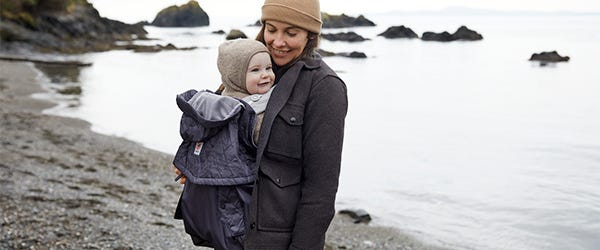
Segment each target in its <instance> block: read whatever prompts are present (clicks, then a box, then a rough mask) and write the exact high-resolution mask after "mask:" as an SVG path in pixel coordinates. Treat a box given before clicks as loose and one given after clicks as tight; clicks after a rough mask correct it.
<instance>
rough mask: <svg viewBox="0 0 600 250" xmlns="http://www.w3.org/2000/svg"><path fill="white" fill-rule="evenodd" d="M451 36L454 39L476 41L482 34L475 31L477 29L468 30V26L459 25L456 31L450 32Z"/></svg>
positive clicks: (480, 38) (481, 37)
mask: <svg viewBox="0 0 600 250" xmlns="http://www.w3.org/2000/svg"><path fill="white" fill-rule="evenodd" d="M452 36H453V37H454V38H455V39H456V40H464V41H478V40H482V39H483V36H482V35H481V34H479V33H477V31H474V30H470V29H469V28H467V26H464V25H463V26H460V28H458V29H457V30H456V32H454V34H452Z"/></svg>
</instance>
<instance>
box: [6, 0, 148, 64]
mask: <svg viewBox="0 0 600 250" xmlns="http://www.w3.org/2000/svg"><path fill="white" fill-rule="evenodd" d="M0 16H1V18H2V22H0V41H1V42H0V50H19V49H23V48H24V49H29V50H37V51H41V52H61V53H82V52H90V51H106V50H109V49H112V48H114V47H115V45H114V42H115V41H132V40H135V39H144V38H146V34H147V32H146V31H145V30H144V28H143V26H142V25H130V24H125V23H123V22H120V21H116V20H111V19H108V18H104V17H101V16H100V14H99V13H98V11H97V10H96V9H95V8H94V6H93V5H92V4H90V3H88V2H87V0H27V1H22V0H2V8H1V12H0Z"/></svg>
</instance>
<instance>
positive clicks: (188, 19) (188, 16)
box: [152, 0, 210, 27]
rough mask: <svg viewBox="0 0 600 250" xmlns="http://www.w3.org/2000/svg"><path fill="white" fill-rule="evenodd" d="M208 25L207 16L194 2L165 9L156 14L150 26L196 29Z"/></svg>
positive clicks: (192, 0)
mask: <svg viewBox="0 0 600 250" xmlns="http://www.w3.org/2000/svg"><path fill="white" fill-rule="evenodd" d="M209 24H210V21H209V18H208V14H207V13H206V12H204V10H202V8H201V7H200V4H198V2H196V1H194V0H191V1H189V2H188V3H187V4H184V5H181V6H176V5H172V6H169V7H167V8H165V9H163V10H161V11H160V12H158V14H157V15H156V17H155V18H154V21H152V25H154V26H158V27H198V26H208V25H209Z"/></svg>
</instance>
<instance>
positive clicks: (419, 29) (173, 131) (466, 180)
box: [46, 15, 600, 250]
mask: <svg viewBox="0 0 600 250" xmlns="http://www.w3.org/2000/svg"><path fill="white" fill-rule="evenodd" d="M367 18H369V19H371V20H373V21H375V22H376V23H377V24H378V26H376V27H364V28H352V29H333V30H325V31H324V33H335V32H341V31H350V30H352V31H355V32H357V33H358V34H360V35H362V36H364V37H366V38H369V39H371V40H369V41H365V42H361V43H347V42H330V41H325V40H323V41H322V42H321V47H322V48H323V49H325V50H328V51H333V52H351V51H361V52H364V53H366V54H367V56H368V58H367V59H349V58H342V57H329V58H326V59H325V61H326V62H327V63H328V64H329V65H330V66H331V67H332V68H333V69H335V70H336V71H337V72H338V74H339V76H340V77H341V78H342V79H344V81H345V82H346V84H347V86H348V95H349V112H348V116H347V120H346V121H347V123H346V137H345V143H344V154H343V162H342V165H343V166H342V173H341V183H340V188H339V193H338V199H337V208H338V209H344V208H363V209H366V210H367V211H368V212H370V213H371V214H372V216H373V217H374V220H373V223H374V224H378V225H387V226H393V227H396V228H398V229H399V230H401V231H403V232H405V233H408V234H410V235H413V236H415V237H417V238H419V239H421V240H423V241H426V242H429V243H431V244H435V245H441V246H446V247H450V248H453V249H507V250H508V249H522V250H525V249H575V250H577V249H579V250H583V249H598V248H599V247H600V237H599V235H600V70H598V66H597V61H598V57H599V56H600V46H599V44H600V28H599V27H600V16H558V15H539V16H524V15H512V16H508V15H505V16H488V17H483V16H457V15H448V16H426V15H425V16H420V15H373V16H369V15H367ZM211 21H212V23H213V24H212V25H211V26H209V27H201V28H156V27H147V30H148V31H149V32H150V34H149V36H150V37H153V38H158V39H160V40H152V41H144V42H140V43H143V44H155V43H161V44H166V43H173V44H175V45H176V46H178V47H185V46H198V47H199V48H198V49H196V50H193V51H164V52H160V53H133V52H130V51H110V52H103V53H90V54H86V55H84V56H82V57H81V58H80V59H81V60H84V61H89V62H93V66H91V67H88V68H84V69H82V70H81V72H79V75H78V79H79V83H72V84H74V85H80V86H81V88H82V94H81V96H80V97H79V98H73V97H61V96H60V95H52V96H51V98H54V99H60V100H61V105H59V106H57V107H55V108H53V109H50V110H47V111H46V112H48V113H52V114H59V115H66V116H73V117H79V118H82V119H85V120H88V121H90V122H91V124H92V129H93V130H95V131H98V132H101V133H106V134H111V135H116V136H122V137H126V138H129V139H132V140H134V141H138V142H140V143H141V144H143V145H145V146H147V147H150V148H153V149H157V150H160V151H163V152H167V153H171V154H173V153H175V151H176V149H177V146H178V144H179V143H180V137H179V134H178V126H179V118H180V115H181V112H180V111H179V110H178V108H177V106H176V104H175V96H176V94H178V93H181V92H184V91H185V90H188V89H191V88H194V89H215V88H216V87H217V86H218V85H219V82H220V81H219V74H218V71H217V68H216V57H217V52H216V48H217V46H218V44H219V43H220V42H222V41H223V39H224V36H223V35H214V34H211V32H212V31H215V30H218V29H223V30H225V31H229V29H231V28H238V29H241V30H242V31H244V32H245V33H246V34H248V35H249V36H251V37H253V36H254V35H255V34H256V33H257V32H258V28H256V27H248V26H246V25H247V24H250V23H253V22H254V21H255V20H251V19H243V18H239V19H221V20H219V19H211ZM392 25H405V26H408V27H410V28H412V29H413V30H414V31H415V32H416V33H418V34H419V35H420V34H422V33H423V32H425V31H435V32H442V31H449V32H451V33H452V32H454V31H455V30H456V29H457V28H458V27H459V26H460V25H466V26H468V27H469V28H471V29H473V30H476V31H478V32H479V33H481V34H482V35H483V36H484V40H482V41H477V42H451V43H439V42H424V41H421V40H418V39H413V40H409V39H385V38H383V37H379V36H377V34H379V33H381V32H383V31H384V30H385V29H386V28H387V27H389V26H392ZM552 50H556V51H558V52H559V53H560V54H561V55H567V56H570V57H571V61H570V62H568V63H557V64H550V65H548V66H545V67H542V66H540V65H539V64H537V63H532V62H529V61H528V59H529V57H530V56H531V54H533V53H539V52H542V51H552ZM46 86H50V87H52V84H47V85H46ZM165 178H171V177H170V176H165Z"/></svg>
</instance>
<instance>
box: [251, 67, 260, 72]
mask: <svg viewBox="0 0 600 250" xmlns="http://www.w3.org/2000/svg"><path fill="white" fill-rule="evenodd" d="M250 72H258V69H257V68H254V69H251V70H250Z"/></svg>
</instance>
